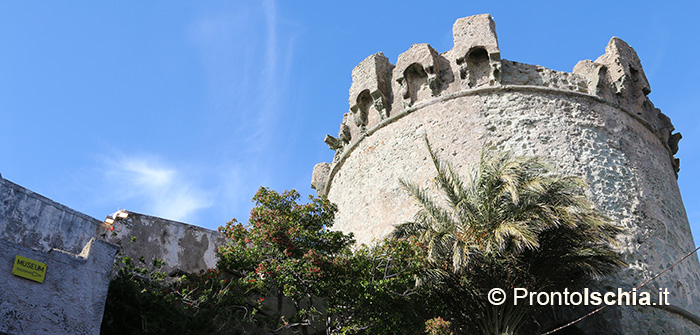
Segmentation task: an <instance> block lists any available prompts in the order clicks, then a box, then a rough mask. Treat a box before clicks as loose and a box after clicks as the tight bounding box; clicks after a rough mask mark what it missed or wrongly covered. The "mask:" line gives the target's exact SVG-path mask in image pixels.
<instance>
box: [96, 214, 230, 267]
mask: <svg viewBox="0 0 700 335" xmlns="http://www.w3.org/2000/svg"><path fill="white" fill-rule="evenodd" d="M105 236H106V240H107V241H109V242H112V243H115V244H117V245H119V246H120V247H121V249H120V250H121V253H122V254H124V255H125V256H129V257H131V258H132V259H134V260H138V259H140V258H141V257H144V258H145V260H146V264H145V265H148V266H150V264H152V261H153V259H156V258H157V259H160V260H163V261H165V266H163V268H161V271H164V272H165V273H167V274H173V275H175V274H178V273H180V274H181V273H183V272H184V273H197V272H199V271H200V270H205V269H210V268H214V267H216V261H217V259H216V250H217V248H218V247H219V246H220V245H222V244H223V239H222V237H221V235H219V233H218V232H216V231H213V230H209V229H205V228H201V227H197V226H193V225H189V224H186V223H182V222H177V221H172V220H167V219H163V218H159V217H155V216H150V215H144V214H139V213H133V212H130V213H129V216H128V217H127V218H126V219H122V220H117V221H116V222H115V224H114V230H113V231H112V232H109V233H108V234H106V235H105ZM137 265H142V264H138V263H137Z"/></svg>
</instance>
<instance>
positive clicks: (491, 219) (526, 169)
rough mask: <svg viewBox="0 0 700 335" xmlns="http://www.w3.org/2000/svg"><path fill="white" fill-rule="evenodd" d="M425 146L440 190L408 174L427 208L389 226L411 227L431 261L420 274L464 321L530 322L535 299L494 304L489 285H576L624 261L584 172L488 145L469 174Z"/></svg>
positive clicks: (493, 325)
mask: <svg viewBox="0 0 700 335" xmlns="http://www.w3.org/2000/svg"><path fill="white" fill-rule="evenodd" d="M426 145H427V147H428V151H429V153H430V156H431V158H432V161H433V163H434V166H435V168H436V170H437V177H436V178H435V181H436V185H437V187H438V189H439V190H440V192H441V195H442V197H441V198H439V199H435V198H434V197H433V196H432V195H431V193H430V191H429V190H428V189H426V188H422V187H419V186H417V185H416V184H414V183H411V182H408V181H405V180H402V181H401V182H402V184H403V185H404V186H405V187H406V189H407V190H408V191H409V192H410V193H411V195H412V196H413V197H414V198H415V199H416V200H417V201H418V203H419V204H420V206H421V207H422V209H421V210H420V211H419V212H418V213H417V214H416V215H415V217H414V219H413V220H412V221H411V222H406V223H403V224H400V225H397V227H396V229H395V231H394V232H393V236H395V237H408V236H415V237H417V238H418V239H419V241H421V242H422V243H425V245H426V255H427V259H428V261H429V263H430V266H429V267H428V268H426V271H425V272H424V273H423V275H422V277H421V278H422V283H423V284H425V285H429V286H432V288H433V289H434V290H435V292H437V293H438V294H441V295H442V296H443V298H444V299H443V301H444V302H445V304H446V308H445V310H444V311H445V313H446V316H447V317H448V318H449V319H451V321H452V322H453V326H454V327H456V328H457V329H461V330H462V331H467V330H468V331H472V332H479V333H483V334H512V333H516V332H518V330H520V329H521V328H522V327H526V328H527V327H528V326H531V323H532V322H533V320H534V319H533V317H534V316H535V315H536V314H537V312H538V308H537V307H536V306H528V305H525V304H522V302H521V303H520V304H519V305H517V306H514V305H513V301H512V298H513V297H512V296H510V295H509V296H508V300H507V302H506V303H504V304H502V305H500V306H494V305H492V304H489V303H488V302H487V301H486V297H487V294H488V291H489V290H490V289H492V288H496V287H498V288H502V289H504V290H505V291H506V292H510V291H509V290H512V288H515V287H521V288H527V289H529V290H530V291H562V290H563V289H565V288H567V289H577V288H579V287H580V286H581V285H582V284H584V283H586V282H587V281H589V280H591V279H595V278H598V277H599V276H602V275H605V274H608V273H611V272H612V271H614V270H615V269H616V268H617V267H619V266H621V265H623V264H624V263H623V262H622V260H621V258H620V256H619V254H617V253H616V252H615V251H614V250H613V249H612V248H611V245H613V244H614V243H615V236H616V235H617V234H618V233H619V232H620V229H619V228H617V227H616V226H614V225H613V224H612V223H611V222H610V221H609V220H608V219H607V218H605V217H604V216H603V215H601V214H600V213H599V212H598V211H597V210H596V209H595V208H594V207H593V205H592V203H591V202H590V200H589V199H588V197H587V196H586V194H585V190H586V184H585V182H584V180H582V179H581V178H579V177H575V176H566V175H561V174H558V173H555V172H554V171H553V170H552V169H551V168H550V167H549V166H548V165H547V164H546V163H544V162H543V160H542V159H541V158H538V157H527V156H514V155H512V154H510V153H505V152H497V151H491V150H484V151H483V152H482V155H481V158H480V161H479V163H478V164H476V165H475V166H473V168H472V169H471V170H470V171H469V173H468V174H467V175H466V177H462V176H461V175H459V174H458V173H457V171H456V170H455V169H454V167H453V166H452V165H450V164H449V163H447V162H445V161H443V160H441V159H440V158H439V157H437V155H436V154H435V152H434V151H433V150H432V148H431V147H430V143H429V142H428V140H427V138H426Z"/></svg>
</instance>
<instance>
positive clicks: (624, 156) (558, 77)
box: [312, 14, 700, 334]
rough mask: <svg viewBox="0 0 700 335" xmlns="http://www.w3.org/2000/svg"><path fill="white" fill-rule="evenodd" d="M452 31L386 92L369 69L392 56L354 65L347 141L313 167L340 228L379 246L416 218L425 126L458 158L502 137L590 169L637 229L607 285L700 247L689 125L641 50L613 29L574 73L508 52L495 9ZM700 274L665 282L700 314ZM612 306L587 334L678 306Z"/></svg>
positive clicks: (404, 59) (696, 267) (414, 58)
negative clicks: (687, 198) (685, 174)
mask: <svg viewBox="0 0 700 335" xmlns="http://www.w3.org/2000/svg"><path fill="white" fill-rule="evenodd" d="M453 36H454V47H453V48H452V49H451V50H449V51H447V52H445V53H443V54H439V53H438V52H437V51H435V49H433V48H432V47H430V45H428V44H414V45H413V46H411V48H409V50H408V51H406V52H404V53H402V54H401V55H399V57H398V60H397V62H396V66H395V67H393V71H392V73H391V75H390V76H388V77H387V76H384V77H382V78H389V84H390V85H391V87H389V88H386V89H385V90H384V91H382V90H380V89H379V88H378V87H379V84H378V83H379V80H378V79H374V77H372V76H368V75H365V73H373V72H372V71H374V70H372V69H376V66H375V67H373V66H374V65H372V64H374V63H372V62H375V61H376V60H377V59H380V58H381V60H382V62H384V64H391V63H389V61H388V60H387V59H386V57H383V55H381V57H379V56H374V55H373V56H370V58H369V59H370V61H367V60H365V61H363V63H364V62H367V64H369V66H368V65H367V64H362V63H361V65H358V67H357V68H356V70H353V84H352V87H351V96H350V105H351V111H350V112H348V113H346V114H345V115H344V116H343V121H342V123H341V131H340V133H339V135H338V138H335V137H332V136H327V137H326V143H328V144H329V146H331V148H333V149H335V150H336V152H335V156H334V158H333V161H332V162H331V163H319V164H317V165H316V166H315V167H314V170H313V177H312V187H313V188H314V189H315V190H316V192H317V194H319V195H326V196H328V199H329V200H331V201H332V202H334V203H336V204H337V205H338V213H337V215H336V223H335V227H336V229H340V230H343V231H346V232H353V233H355V236H356V238H357V239H358V241H359V242H360V243H371V242H372V241H373V240H374V239H378V238H381V237H383V236H386V234H388V233H389V232H390V231H391V230H392V227H393V225H394V224H396V223H399V222H403V221H405V220H408V219H410V217H411V216H412V215H413V214H414V213H415V212H416V210H417V209H418V208H417V207H416V205H415V202H413V201H412V200H411V199H410V197H409V196H408V195H407V194H406V193H407V192H405V191H404V190H403V189H402V188H401V185H400V183H399V182H398V180H399V178H406V177H407V176H410V177H411V179H412V180H415V181H418V182H421V181H423V182H425V183H429V182H428V181H429V180H430V179H431V178H434V170H433V169H432V167H431V166H430V164H429V162H430V160H429V159H426V157H425V147H424V141H423V138H424V137H425V136H427V137H428V138H430V141H431V143H432V144H433V147H434V148H439V149H440V150H444V152H446V153H447V152H449V153H450V154H451V157H450V158H452V159H454V160H455V161H457V162H460V165H459V166H458V168H459V169H462V167H464V166H466V164H467V163H469V162H474V161H475V160H476V159H477V158H478V155H479V150H480V148H482V147H483V146H485V145H494V146H496V147H498V148H499V149H505V150H512V151H514V152H517V153H519V154H528V155H533V154H534V155H542V156H544V157H546V158H548V159H550V160H551V161H553V162H556V163H557V165H558V166H559V167H560V168H561V169H562V170H563V172H565V173H571V174H576V175H581V176H584V177H586V178H587V179H588V180H589V182H590V185H591V193H592V196H593V199H594V201H595V202H596V205H597V207H598V208H599V209H600V210H601V211H603V212H605V213H606V215H608V216H609V217H611V218H613V219H614V220H615V221H616V222H618V223H619V225H620V226H621V227H624V228H626V233H625V234H622V235H621V236H620V237H619V241H620V243H621V247H620V248H621V250H622V251H623V252H624V255H625V257H626V258H627V260H628V263H629V264H631V265H630V266H629V267H628V268H627V269H625V270H624V272H623V273H621V274H620V275H618V276H615V277H614V278H608V279H606V280H608V281H607V282H606V284H604V285H608V284H610V283H615V284H616V285H621V286H625V287H633V285H637V284H638V283H639V282H642V281H644V280H646V279H648V278H650V277H651V276H652V275H653V274H654V272H655V270H656V269H662V268H665V267H666V266H668V264H670V263H669V262H671V261H672V260H676V259H679V257H682V256H683V255H684V254H685V253H686V252H687V251H689V250H692V249H693V242H692V237H691V236H690V229H689V224H688V221H687V216H686V214H685V209H684V207H683V203H682V201H681V199H680V193H679V190H678V185H677V183H676V181H675V180H674V179H675V178H677V172H678V170H679V164H680V162H679V160H678V159H677V158H675V157H674V155H675V154H676V152H677V151H678V141H679V140H680V139H681V135H680V134H679V133H673V129H674V128H673V125H672V124H671V121H670V119H669V118H668V117H667V116H666V115H664V114H663V113H661V111H660V110H659V109H658V108H656V107H654V104H653V103H652V102H651V101H650V100H649V98H648V94H649V93H650V92H651V88H650V85H649V83H648V81H647V78H646V76H645V74H644V71H643V69H642V65H641V62H640V61H639V57H638V56H637V54H636V52H635V51H634V49H632V48H631V47H630V46H629V45H627V43H625V42H624V41H622V40H620V39H619V38H616V37H613V38H612V39H611V40H610V41H609V43H608V45H607V47H606V50H605V54H603V55H602V56H600V57H599V58H598V59H596V60H595V61H591V60H583V61H580V62H578V64H576V66H575V67H574V69H573V71H572V72H571V73H568V72H561V71H554V70H551V69H548V68H545V67H542V66H539V65H530V64H523V63H518V62H514V61H509V60H502V59H501V55H500V50H499V47H498V39H497V35H496V31H495V23H494V22H493V19H492V18H491V17H490V16H489V15H488V14H484V15H476V16H471V17H467V18H462V19H459V20H457V22H456V23H455V24H454V26H453ZM365 68H369V69H370V70H371V71H367V70H364V69H365ZM385 68H388V66H387V67H385ZM356 71H357V74H356ZM376 72H377V71H375V72H374V73H376ZM360 74H362V75H360ZM385 74H386V73H385ZM367 78H370V79H367ZM368 82H370V83H377V84H376V87H377V88H375V86H370V85H368V84H367V83H368ZM387 91H388V92H390V93H389V94H392V96H391V97H389V96H388V95H387V93H386V92H387ZM373 92H380V93H382V95H378V97H379V98H378V97H377V96H375V94H373ZM382 97H386V98H389V99H390V101H392V102H391V113H390V114H386V115H383V116H384V117H382V115H381V114H379V113H378V112H377V111H379V110H380V109H377V108H376V107H373V106H376V102H377V101H378V100H379V101H381V102H385V101H386V99H382ZM373 115H374V117H375V118H374V119H373V118H372V117H373ZM674 177H675V178H674ZM698 282H700V264H699V263H698V261H697V258H694V259H693V260H692V261H690V262H687V263H684V264H680V265H679V266H678V267H677V268H676V269H675V272H674V273H668V274H667V275H666V278H665V279H661V281H658V280H657V283H655V285H658V286H659V287H663V286H666V287H668V288H669V289H670V290H671V291H672V294H673V295H674V297H676V299H677V300H676V304H677V306H680V307H678V309H679V310H685V309H687V310H688V311H689V312H688V313H689V314H688V315H691V314H692V313H695V314H697V313H700V309H698V308H697V307H696V306H694V305H693V304H692V303H691V302H692V301H697V299H698V295H699V294H700V293H698V289H699V286H698V284H697V283H698ZM677 306H676V307H677ZM674 308H675V307H674ZM610 313H613V312H610ZM614 313H617V314H615V315H616V316H615V317H606V318H607V319H609V320H614V321H615V322H608V323H606V322H601V321H598V324H595V323H594V324H591V328H590V329H591V330H590V331H587V332H586V333H590V334H594V333H601V332H608V331H609V330H612V331H613V332H615V333H634V331H635V329H632V328H629V327H628V326H627V325H628V324H630V325H631V324H634V325H636V324H643V325H644V326H642V328H640V329H646V328H649V329H653V330H654V331H657V330H660V328H658V327H657V326H655V325H658V324H659V322H660V321H663V320H670V318H671V317H673V316H670V315H669V313H668V312H664V311H662V310H661V309H658V308H648V309H644V310H643V311H642V312H639V311H638V310H634V309H633V308H620V309H617V310H616V312H614ZM673 315H680V314H673ZM599 320H601V319H599ZM618 321H619V322H618ZM686 321H687V320H686ZM664 322H665V321H664ZM666 326H668V327H669V328H668V329H670V330H669V331H671V332H673V333H676V332H680V333H682V332H683V331H687V330H688V328H686V326H685V325H684V323H683V322H679V323H677V324H673V325H671V324H666ZM645 327H646V328H645ZM664 329H665V328H664Z"/></svg>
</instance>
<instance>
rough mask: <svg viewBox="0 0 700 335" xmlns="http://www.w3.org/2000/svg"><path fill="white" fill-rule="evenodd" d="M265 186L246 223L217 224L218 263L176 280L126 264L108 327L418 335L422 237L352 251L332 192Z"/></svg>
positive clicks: (423, 302) (424, 296)
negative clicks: (337, 227) (337, 221)
mask: <svg viewBox="0 0 700 335" xmlns="http://www.w3.org/2000/svg"><path fill="white" fill-rule="evenodd" d="M299 197H300V196H299V194H298V193H297V192H296V191H293V190H292V191H285V192H283V193H278V192H275V191H272V190H269V189H267V188H260V190H259V191H258V192H257V193H256V195H255V196H254V198H253V201H254V202H255V206H254V208H253V209H252V210H251V215H250V218H249V223H248V224H247V225H243V224H241V223H239V222H238V221H236V220H235V219H234V220H232V221H231V222H229V223H227V224H226V225H225V226H223V227H220V228H219V230H220V232H221V234H222V236H223V237H224V238H225V241H226V242H225V244H224V245H222V246H221V247H220V248H219V250H218V257H219V261H218V264H217V268H216V269H210V270H207V271H202V272H200V273H199V274H187V275H185V276H182V277H179V278H167V277H165V276H164V275H163V274H162V273H158V272H157V271H155V272H153V271H150V270H146V269H145V267H142V266H135V264H134V263H133V262H131V260H127V261H126V263H120V264H119V267H120V269H119V274H118V276H117V277H116V278H115V279H114V280H113V281H112V283H111V285H110V292H109V297H108V301H107V308H106V309H105V320H106V322H103V329H102V332H103V333H105V334H127V333H128V334H274V333H284V334H289V333H301V334H404V333H405V334H418V333H421V332H422V331H423V329H424V321H425V320H426V319H428V318H430V317H432V316H433V315H434V314H435V312H434V309H435V306H439V304H435V303H428V301H429V300H430V299H432V298H433V297H434V296H433V295H431V292H430V291H427V290H421V289H419V288H417V287H416V276H417V275H418V274H419V273H420V272H421V271H422V269H423V268H424V267H425V266H426V260H425V257H423V249H424V245H423V244H422V243H420V242H419V241H418V239H417V238H391V239H387V240H384V241H381V242H380V243H378V244H377V245H376V246H372V247H368V246H364V245H363V246H359V247H357V248H356V249H353V248H352V245H353V242H354V241H353V238H352V235H349V234H344V233H342V232H337V231H332V230H329V228H331V227H332V224H333V219H334V215H335V211H336V208H335V206H334V205H333V204H331V203H330V202H329V201H328V200H327V199H325V198H313V197H312V198H310V201H309V202H308V203H306V204H302V203H299Z"/></svg>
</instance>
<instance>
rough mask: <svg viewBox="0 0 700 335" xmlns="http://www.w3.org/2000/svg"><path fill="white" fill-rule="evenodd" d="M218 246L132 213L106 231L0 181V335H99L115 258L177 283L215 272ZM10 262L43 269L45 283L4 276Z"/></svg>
mask: <svg viewBox="0 0 700 335" xmlns="http://www.w3.org/2000/svg"><path fill="white" fill-rule="evenodd" d="M110 227H113V230H109V228H110ZM222 243H223V240H222V238H221V236H220V235H219V233H218V232H216V231H212V230H209V229H204V228H200V227H196V226H192V225H188V224H185V223H181V222H176V221H171V220H166V219H162V218H158V217H153V216H148V215H143V214H138V213H129V215H128V217H127V218H124V219H117V220H116V222H115V223H114V224H113V225H111V226H110V225H108V224H106V223H105V222H103V221H100V220H97V219H95V218H92V217H90V216H87V215H85V214H83V213H80V212H77V211H75V210H72V209H70V208H68V207H66V206H63V205H61V204H58V203H56V202H54V201H52V200H50V199H48V198H46V197H44V196H41V195H39V194H37V193H34V192H32V191H30V190H27V189H25V188H23V187H21V186H19V185H16V184H14V183H12V182H10V181H8V180H5V179H2V177H0V265H2V268H0V333H7V334H98V333H99V329H100V324H101V322H102V315H103V311H104V304H105V299H106V297H107V290H108V287H109V281H110V275H111V274H112V270H113V264H114V256H115V253H116V252H117V250H119V251H120V252H121V253H122V254H124V255H126V256H129V257H131V258H133V259H135V260H138V259H140V258H141V257H142V256H143V257H144V259H145V260H147V264H152V260H153V259H155V258H157V259H161V260H164V261H165V262H166V265H165V266H164V267H163V268H161V270H163V271H165V272H166V273H170V274H173V275H179V274H183V273H193V272H194V273H196V272H198V271H200V270H205V269H208V268H213V267H215V266H216V248H217V247H218V246H219V245H221V244H222ZM17 255H20V256H24V257H27V258H30V259H33V260H36V261H40V262H43V263H46V264H47V274H46V278H45V281H44V283H42V284H40V283H36V282H32V281H29V280H26V279H23V278H20V277H16V276H14V275H12V274H11V272H12V265H13V263H14V259H15V256H17ZM137 262H138V261H137ZM3 264H4V265H3Z"/></svg>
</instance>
